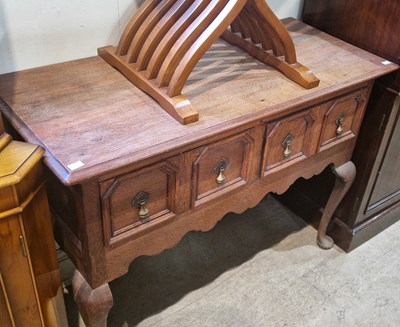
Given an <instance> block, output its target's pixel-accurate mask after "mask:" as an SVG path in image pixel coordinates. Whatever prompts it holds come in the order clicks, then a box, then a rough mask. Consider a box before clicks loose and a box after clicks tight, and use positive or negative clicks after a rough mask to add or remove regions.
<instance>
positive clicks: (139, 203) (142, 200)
mask: <svg viewBox="0 0 400 327" xmlns="http://www.w3.org/2000/svg"><path fill="white" fill-rule="evenodd" d="M148 200H149V193H147V192H143V191H141V192H139V193H138V194H136V196H135V197H134V198H133V201H132V205H133V206H134V207H137V208H139V218H140V219H146V218H148V217H149V216H150V211H149V209H148V208H147V207H146V204H147V202H148Z"/></svg>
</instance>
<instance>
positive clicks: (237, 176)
mask: <svg viewBox="0 0 400 327" xmlns="http://www.w3.org/2000/svg"><path fill="white" fill-rule="evenodd" d="M253 144H254V139H253V137H252V131H247V132H244V133H241V134H238V135H235V136H232V137H229V138H226V139H224V140H222V141H218V142H215V143H212V144H210V145H208V146H205V147H202V148H199V149H196V150H194V151H193V152H192V156H193V157H192V158H193V171H192V205H193V206H197V205H200V204H202V203H204V202H207V201H209V200H212V199H213V198H215V197H217V196H220V195H222V194H224V193H226V192H229V191H232V190H233V189H236V188H237V187H240V186H242V185H244V184H246V182H247V181H248V179H249V171H250V165H251V153H252V149H253Z"/></svg>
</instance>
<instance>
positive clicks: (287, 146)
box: [282, 134, 294, 159]
mask: <svg viewBox="0 0 400 327" xmlns="http://www.w3.org/2000/svg"><path fill="white" fill-rule="evenodd" d="M293 139H294V137H293V135H292V134H288V135H286V137H285V139H284V140H283V142H282V146H283V147H284V148H285V150H284V151H283V156H284V157H285V159H286V158H289V157H290V156H291V155H292V149H291V148H290V146H291V145H292V142H293Z"/></svg>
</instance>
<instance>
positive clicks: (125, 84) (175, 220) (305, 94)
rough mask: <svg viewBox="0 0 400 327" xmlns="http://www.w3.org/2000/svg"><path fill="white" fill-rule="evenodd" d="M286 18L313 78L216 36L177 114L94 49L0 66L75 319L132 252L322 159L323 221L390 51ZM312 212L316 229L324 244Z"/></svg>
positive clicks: (170, 239)
mask: <svg viewBox="0 0 400 327" xmlns="http://www.w3.org/2000/svg"><path fill="white" fill-rule="evenodd" d="M285 24H286V26H287V27H288V29H289V32H290V34H291V37H292V38H293V41H294V44H295V46H296V49H297V55H298V57H299V60H300V61H301V62H302V63H304V64H305V65H307V66H308V67H312V69H313V71H314V72H315V74H316V75H317V76H319V77H320V78H321V83H320V85H319V86H318V87H317V88H314V89H311V90H306V89H304V88H303V87H301V86H299V85H298V84H296V83H294V82H292V81H290V80H289V79H287V78H286V77H285V76H283V75H282V74H281V73H280V72H278V71H276V70H275V69H273V68H271V67H268V66H266V65H265V64H263V63H261V62H258V61H256V60H255V59H254V58H253V57H252V56H250V55H249V54H247V53H246V52H244V51H243V50H241V49H240V48H236V47H234V46H232V45H231V44H229V43H226V42H225V41H223V40H218V41H217V42H216V43H214V44H213V46H212V47H211V48H210V50H209V51H208V52H207V53H206V54H205V56H204V57H203V58H202V60H200V62H199V63H198V65H197V66H196V67H195V69H194V71H193V73H192V74H191V75H190V77H189V79H188V81H187V83H186V84H185V88H184V92H185V94H187V95H188V97H190V99H191V101H192V103H193V105H194V106H195V107H196V108H197V109H198V111H199V113H200V114H201V119H200V120H199V121H198V122H196V123H194V124H190V125H186V126H183V125H181V124H180V123H178V122H176V121H175V120H174V119H172V118H171V117H170V115H169V114H167V113H166V112H165V111H164V110H162V108H160V106H159V105H158V104H157V103H156V102H155V101H154V100H153V99H152V98H150V97H149V96H147V95H146V94H145V93H143V92H142V91H140V90H139V89H138V88H136V87H135V86H134V85H132V83H130V82H129V81H128V80H127V79H126V78H125V77H124V76H123V75H122V74H120V73H119V72H118V71H117V70H114V69H113V68H111V67H110V66H109V65H108V64H107V63H106V62H104V61H103V60H102V59H101V58H99V57H93V58H87V59H82V60H77V61H72V62H67V63H62V64H58V65H53V66H46V67H42V68H37V69H33V70H29V71H24V72H16V73H12V74H6V75H3V76H1V77H0V93H1V96H2V98H3V101H2V102H1V106H0V108H1V110H2V112H3V113H4V115H5V116H6V117H7V119H8V121H9V122H10V123H11V124H12V126H13V127H14V128H15V131H16V132H17V133H19V134H20V135H22V137H23V138H24V139H26V140H31V141H33V140H34V141H35V142H39V143H40V144H42V145H43V147H44V148H45V149H46V154H45V162H46V164H47V166H48V168H49V172H48V175H49V189H50V192H49V198H50V203H51V205H52V207H53V210H54V212H55V214H56V216H57V218H56V231H57V239H58V241H59V242H60V243H61V244H62V246H63V247H64V250H65V251H66V253H67V254H68V255H69V256H70V257H71V259H72V260H73V261H74V263H75V264H76V266H77V268H78V270H77V272H76V274H75V277H74V280H73V287H74V294H75V299H76V301H77V304H78V307H79V308H80V312H81V314H82V316H83V318H84V320H85V321H86V323H87V325H88V326H101V325H104V324H105V322H106V319H107V314H108V310H109V309H110V307H111V306H112V295H111V292H110V289H109V287H108V284H107V283H108V282H109V281H111V280H113V279H115V278H118V277H119V276H121V275H123V274H125V273H126V272H127V270H128V267H129V264H130V263H131V262H132V260H133V259H135V258H136V257H138V256H141V255H154V254H156V253H159V252H161V251H163V250H164V249H166V248H169V247H172V246H174V244H176V243H177V242H178V241H179V240H180V239H181V238H182V237H183V235H185V234H186V233H187V232H189V231H191V230H202V231H206V230H209V229H211V228H212V227H213V226H214V225H215V224H216V223H217V221H218V220H220V219H221V218H222V217H223V216H224V215H225V214H226V213H228V212H237V213H240V212H243V211H244V210H246V209H247V208H249V207H253V206H255V205H257V204H258V202H259V201H260V200H261V199H262V198H263V197H264V196H265V195H266V194H267V193H269V192H277V193H283V192H285V190H287V189H288V188H289V186H290V185H291V184H292V183H293V182H294V181H295V180H296V179H298V178H300V177H304V178H310V177H312V176H313V175H316V174H319V173H320V172H322V171H323V170H324V168H325V167H327V166H331V167H333V169H334V171H335V173H336V175H337V186H336V189H335V190H334V192H333V193H332V197H331V199H330V203H329V206H328V207H327V210H326V211H325V213H326V214H325V223H326V222H328V221H329V218H330V216H329V215H330V213H331V212H332V211H333V210H334V208H335V206H336V204H337V202H338V201H339V200H340V198H341V197H342V196H343V194H344V192H345V191H346V188H347V187H348V185H349V184H350V183H351V179H352V177H353V175H354V166H353V165H352V163H351V162H350V161H349V160H350V158H351V154H352V151H353V147H354V145H355V142H356V138H357V134H358V131H359V127H360V124H361V120H362V117H363V114H364V109H365V105H366V103H367V100H368V97H369V94H370V90H371V86H372V83H373V80H374V79H375V78H377V77H379V76H381V75H383V74H386V73H388V72H391V71H394V70H395V69H397V65H394V64H391V65H384V64H382V59H381V58H379V57H376V56H374V55H372V54H369V53H367V52H365V51H363V50H360V49H357V48H355V47H354V46H352V45H349V44H346V43H345V42H343V41H340V40H337V39H335V38H334V37H331V36H328V35H326V34H325V33H322V32H320V31H318V30H315V29H313V28H311V27H308V26H306V25H304V24H303V23H301V22H298V21H296V20H293V19H288V20H286V21H285ZM325 223H323V224H321V228H322V230H321V233H319V243H320V244H321V246H324V247H329V246H332V244H331V242H330V241H329V239H327V238H325V237H324V233H323V229H324V227H326V226H324V225H325Z"/></svg>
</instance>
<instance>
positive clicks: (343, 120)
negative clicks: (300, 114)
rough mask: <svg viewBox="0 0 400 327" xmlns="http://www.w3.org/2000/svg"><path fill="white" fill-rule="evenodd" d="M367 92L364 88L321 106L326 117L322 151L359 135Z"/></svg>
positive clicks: (321, 143)
mask: <svg viewBox="0 0 400 327" xmlns="http://www.w3.org/2000/svg"><path fill="white" fill-rule="evenodd" d="M367 91H368V89H367V88H363V89H361V90H357V91H355V92H353V93H350V94H348V95H345V96H342V97H339V98H336V99H334V100H332V101H329V102H326V103H324V104H322V105H321V107H322V110H323V112H325V116H324V122H323V126H322V132H321V139H320V145H319V149H320V151H322V150H324V149H325V148H328V147H331V146H334V145H336V144H337V143H339V142H343V141H345V140H348V139H350V138H353V137H355V136H356V135H357V134H358V131H359V129H360V125H361V121H362V117H363V114H364V108H365V104H366V98H367Z"/></svg>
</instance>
